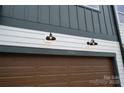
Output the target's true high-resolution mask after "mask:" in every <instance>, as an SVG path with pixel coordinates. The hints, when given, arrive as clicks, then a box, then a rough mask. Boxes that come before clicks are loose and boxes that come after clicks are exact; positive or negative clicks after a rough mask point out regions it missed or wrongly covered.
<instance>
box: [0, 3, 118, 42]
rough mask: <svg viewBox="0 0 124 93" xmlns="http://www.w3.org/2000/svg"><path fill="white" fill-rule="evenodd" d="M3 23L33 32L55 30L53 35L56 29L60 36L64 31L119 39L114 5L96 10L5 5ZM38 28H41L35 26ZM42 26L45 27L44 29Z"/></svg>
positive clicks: (1, 22)
mask: <svg viewBox="0 0 124 93" xmlns="http://www.w3.org/2000/svg"><path fill="white" fill-rule="evenodd" d="M7 19H9V21H8V20H7ZM16 21H18V22H16ZM23 21H24V23H25V24H24V23H23ZM14 22H15V23H14ZM19 22H20V23H19ZM22 23H23V24H22ZM0 24H3V25H10V26H11V25H12V26H17V27H19V25H20V27H25V28H31V29H32V28H33V27H34V29H36V30H42V29H40V28H44V29H46V30H44V29H43V30H44V31H50V30H51V29H52V30H53V32H54V29H55V31H56V32H57V30H60V31H58V32H59V33H60V32H62V33H63V32H64V31H65V33H69V31H70V34H72V35H78V34H79V35H80V36H89V37H92V36H95V37H97V36H98V38H100V37H102V36H103V37H104V36H105V37H109V38H110V37H111V38H114V40H115V38H116V34H115V33H116V28H115V24H114V18H113V15H112V11H111V6H100V7H99V10H98V11H96V10H93V9H90V8H87V7H85V6H67V5H61V6H58V5H54V6H52V5H51V6H48V5H41V6H33V5H30V6H24V5H23V6H18V5H17V6H6V5H4V6H2V9H1V17H0ZM35 25H37V26H36V27H35ZM42 25H45V26H44V27H42ZM29 26H31V27H29ZM38 26H39V27H38ZM51 27H52V28H51ZM63 29H64V30H63ZM73 32H74V33H73ZM75 33H76V34H75ZM95 34H96V35H95Z"/></svg>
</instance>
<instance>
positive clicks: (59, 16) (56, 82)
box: [0, 5, 124, 86]
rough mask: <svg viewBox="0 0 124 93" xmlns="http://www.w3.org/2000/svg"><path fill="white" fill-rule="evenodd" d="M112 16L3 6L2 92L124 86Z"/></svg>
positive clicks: (105, 9) (89, 9)
mask: <svg viewBox="0 0 124 93" xmlns="http://www.w3.org/2000/svg"><path fill="white" fill-rule="evenodd" d="M114 15H115V14H114V12H113V7H112V6H102V5H99V6H98V5H97V6H95V5H94V6H92V5H91V6H83V5H76V6H72V5H71V6H68V5H62V6H61V5H60V6H59V5H54V6H53V5H51V6H47V5H41V6H23V5H21V6H18V5H17V6H1V7H0V52H1V54H0V64H1V65H0V69H1V70H0V73H1V75H0V86H124V67H123V59H122V53H121V49H120V43H119V40H118V35H117V31H118V30H117V27H116V24H115V22H116V21H115V17H114ZM122 32H123V31H122ZM50 33H51V34H50ZM49 35H52V36H53V37H54V40H50V39H49V38H46V37H49ZM122 40H123V39H122ZM94 42H95V43H94Z"/></svg>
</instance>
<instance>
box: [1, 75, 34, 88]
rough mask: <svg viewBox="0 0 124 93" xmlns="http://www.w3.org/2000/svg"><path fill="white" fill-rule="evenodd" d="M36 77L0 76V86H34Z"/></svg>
mask: <svg viewBox="0 0 124 93" xmlns="http://www.w3.org/2000/svg"><path fill="white" fill-rule="evenodd" d="M35 85H36V78H35V77H33V76H13V77H0V86H35Z"/></svg>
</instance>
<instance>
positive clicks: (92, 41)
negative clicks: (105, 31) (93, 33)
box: [87, 39, 98, 45]
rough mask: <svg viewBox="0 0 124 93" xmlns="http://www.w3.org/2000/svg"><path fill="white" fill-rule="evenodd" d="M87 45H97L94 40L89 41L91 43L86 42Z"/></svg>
mask: <svg viewBox="0 0 124 93" xmlns="http://www.w3.org/2000/svg"><path fill="white" fill-rule="evenodd" d="M87 45H98V43H97V42H95V40H94V39H91V41H90V42H87Z"/></svg>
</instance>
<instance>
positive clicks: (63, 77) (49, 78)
mask: <svg viewBox="0 0 124 93" xmlns="http://www.w3.org/2000/svg"><path fill="white" fill-rule="evenodd" d="M63 82H66V83H68V82H69V79H68V76H67V74H55V75H39V78H38V79H37V85H42V84H43V85H44V84H46V85H47V84H59V83H63Z"/></svg>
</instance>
